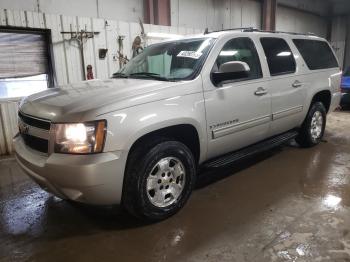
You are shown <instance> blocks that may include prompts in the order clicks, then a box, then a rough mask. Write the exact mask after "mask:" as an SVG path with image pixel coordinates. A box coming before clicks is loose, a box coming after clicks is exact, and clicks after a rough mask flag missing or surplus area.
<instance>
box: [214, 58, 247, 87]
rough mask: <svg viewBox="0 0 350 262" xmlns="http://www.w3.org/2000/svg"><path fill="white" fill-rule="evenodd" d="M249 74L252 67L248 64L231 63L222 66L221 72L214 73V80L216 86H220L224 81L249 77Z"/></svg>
mask: <svg viewBox="0 0 350 262" xmlns="http://www.w3.org/2000/svg"><path fill="white" fill-rule="evenodd" d="M249 72H250V67H249V65H248V64H247V63H245V62H241V61H231V62H227V63H223V64H222V65H220V67H219V71H217V72H212V80H213V82H214V84H215V85H218V84H220V83H221V82H224V81H229V80H235V79H239V78H244V77H247V76H248V73H249Z"/></svg>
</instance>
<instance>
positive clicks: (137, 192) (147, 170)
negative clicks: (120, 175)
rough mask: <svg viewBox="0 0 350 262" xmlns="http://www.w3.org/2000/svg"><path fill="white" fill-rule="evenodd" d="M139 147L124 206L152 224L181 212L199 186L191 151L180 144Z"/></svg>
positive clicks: (127, 180) (130, 168)
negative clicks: (196, 182)
mask: <svg viewBox="0 0 350 262" xmlns="http://www.w3.org/2000/svg"><path fill="white" fill-rule="evenodd" d="M143 148H144V147H140V148H136V149H135V151H134V152H132V153H131V155H130V161H129V162H128V166H127V171H126V174H125V181H124V189H123V205H124V207H125V208H126V209H127V210H128V211H129V212H130V213H132V214H133V215H135V216H137V217H139V218H141V219H144V220H150V221H158V220H162V219H165V218H167V217H169V216H171V215H173V214H175V213H176V212H177V211H178V210H180V209H181V208H182V207H183V206H184V204H185V203H186V201H187V199H188V198H189V196H190V194H191V192H192V189H193V187H194V183H195V177H196V165H195V161H194V158H193V155H192V153H191V151H190V150H189V149H188V147H187V146H185V145H184V144H182V143H180V142H178V141H163V142H160V143H159V144H156V145H153V146H151V147H149V149H147V150H146V152H145V150H144V149H143Z"/></svg>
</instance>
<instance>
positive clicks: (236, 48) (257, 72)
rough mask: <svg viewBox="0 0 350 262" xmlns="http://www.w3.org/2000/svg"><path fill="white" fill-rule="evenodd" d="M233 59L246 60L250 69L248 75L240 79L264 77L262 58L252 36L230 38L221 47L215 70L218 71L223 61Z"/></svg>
mask: <svg viewBox="0 0 350 262" xmlns="http://www.w3.org/2000/svg"><path fill="white" fill-rule="evenodd" d="M231 61H241V62H246V63H247V64H248V65H249V67H250V71H249V73H248V76H247V77H244V78H243V79H238V80H247V79H256V78H260V77H262V72H261V66H260V60H259V56H258V52H257V51H256V48H255V45H254V43H253V41H252V40H251V39H250V38H247V37H239V38H234V39H231V40H229V41H228V42H227V43H226V44H225V45H224V47H223V48H222V49H221V51H220V54H219V56H218V58H217V59H216V62H215V65H214V68H213V71H214V72H216V71H218V69H219V68H220V66H221V65H222V64H223V63H227V62H231Z"/></svg>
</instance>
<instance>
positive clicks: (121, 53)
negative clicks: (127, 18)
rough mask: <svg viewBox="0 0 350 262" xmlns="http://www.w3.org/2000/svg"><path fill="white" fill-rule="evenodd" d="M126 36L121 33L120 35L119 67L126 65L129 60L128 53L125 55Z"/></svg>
mask: <svg viewBox="0 0 350 262" xmlns="http://www.w3.org/2000/svg"><path fill="white" fill-rule="evenodd" d="M124 38H125V36H123V35H120V36H118V61H119V69H121V68H122V67H123V66H124V65H126V63H127V62H129V59H128V57H127V56H126V55H124V45H123V41H124Z"/></svg>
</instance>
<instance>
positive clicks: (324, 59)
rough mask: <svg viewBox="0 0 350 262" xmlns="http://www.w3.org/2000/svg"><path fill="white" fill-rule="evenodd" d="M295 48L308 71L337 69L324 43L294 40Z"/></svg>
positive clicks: (330, 52) (329, 49)
mask: <svg viewBox="0 0 350 262" xmlns="http://www.w3.org/2000/svg"><path fill="white" fill-rule="evenodd" d="M293 42H294V44H295V46H296V47H297V48H298V50H299V52H300V54H301V56H302V57H303V58H304V61H305V63H306V64H307V66H308V68H309V69H310V70H317V69H325V68H333V67H338V62H337V59H336V58H335V57H334V54H333V52H332V50H331V48H330V47H329V45H328V44H327V43H326V42H324V41H318V40H306V39H294V40H293Z"/></svg>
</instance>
